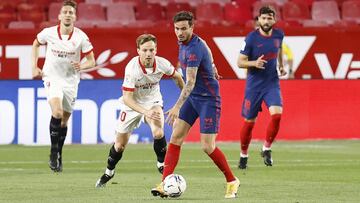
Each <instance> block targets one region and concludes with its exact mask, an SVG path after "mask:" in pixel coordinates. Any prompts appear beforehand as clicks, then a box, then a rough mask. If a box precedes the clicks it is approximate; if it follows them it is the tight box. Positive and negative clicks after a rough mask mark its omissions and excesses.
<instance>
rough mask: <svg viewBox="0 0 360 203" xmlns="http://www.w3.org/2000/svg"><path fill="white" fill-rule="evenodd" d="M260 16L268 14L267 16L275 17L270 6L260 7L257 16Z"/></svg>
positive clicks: (273, 10)
mask: <svg viewBox="0 0 360 203" xmlns="http://www.w3.org/2000/svg"><path fill="white" fill-rule="evenodd" d="M262 14H269V15H271V14H272V16H274V17H275V15H276V13H275V9H274V8H273V7H271V6H263V7H261V8H260V10H259V16H261V15H262Z"/></svg>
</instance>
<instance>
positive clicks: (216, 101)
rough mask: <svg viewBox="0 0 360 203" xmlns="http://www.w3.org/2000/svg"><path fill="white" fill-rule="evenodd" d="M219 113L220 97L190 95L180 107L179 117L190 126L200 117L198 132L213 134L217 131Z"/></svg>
mask: <svg viewBox="0 0 360 203" xmlns="http://www.w3.org/2000/svg"><path fill="white" fill-rule="evenodd" d="M220 113H221V98H220V97H205V96H193V95H190V96H189V98H188V99H187V100H186V101H185V103H184V105H183V106H182V107H181V109H180V112H179V118H180V119H181V120H184V121H185V122H187V123H188V124H189V125H190V126H192V125H193V124H194V123H195V121H196V119H197V118H198V117H200V133H204V134H215V133H218V131H219V125H220Z"/></svg>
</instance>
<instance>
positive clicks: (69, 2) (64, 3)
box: [62, 0, 77, 10]
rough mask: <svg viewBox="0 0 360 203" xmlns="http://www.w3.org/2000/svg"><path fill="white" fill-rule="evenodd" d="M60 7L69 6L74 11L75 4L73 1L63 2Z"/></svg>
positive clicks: (66, 0)
mask: <svg viewBox="0 0 360 203" xmlns="http://www.w3.org/2000/svg"><path fill="white" fill-rule="evenodd" d="M62 6H71V7H73V8H74V9H75V10H76V7H77V3H76V1H74V0H65V1H64V2H63V5H62Z"/></svg>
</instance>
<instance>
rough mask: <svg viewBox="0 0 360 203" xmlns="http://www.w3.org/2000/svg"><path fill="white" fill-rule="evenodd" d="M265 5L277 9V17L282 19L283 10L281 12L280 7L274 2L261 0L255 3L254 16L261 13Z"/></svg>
mask: <svg viewBox="0 0 360 203" xmlns="http://www.w3.org/2000/svg"><path fill="white" fill-rule="evenodd" d="M263 6H271V7H273V8H274V9H275V13H276V19H277V20H280V19H281V12H280V7H279V6H278V5H277V4H276V3H273V2H266V3H264V2H261V1H257V2H255V3H254V4H253V17H254V18H255V17H256V16H258V15H259V10H260V8H261V7H263Z"/></svg>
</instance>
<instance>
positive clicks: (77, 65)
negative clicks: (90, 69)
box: [70, 61, 81, 71]
mask: <svg viewBox="0 0 360 203" xmlns="http://www.w3.org/2000/svg"><path fill="white" fill-rule="evenodd" d="M70 63H71V66H72V67H73V68H74V70H76V71H80V70H81V67H80V63H79V62H74V61H71V62H70Z"/></svg>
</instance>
